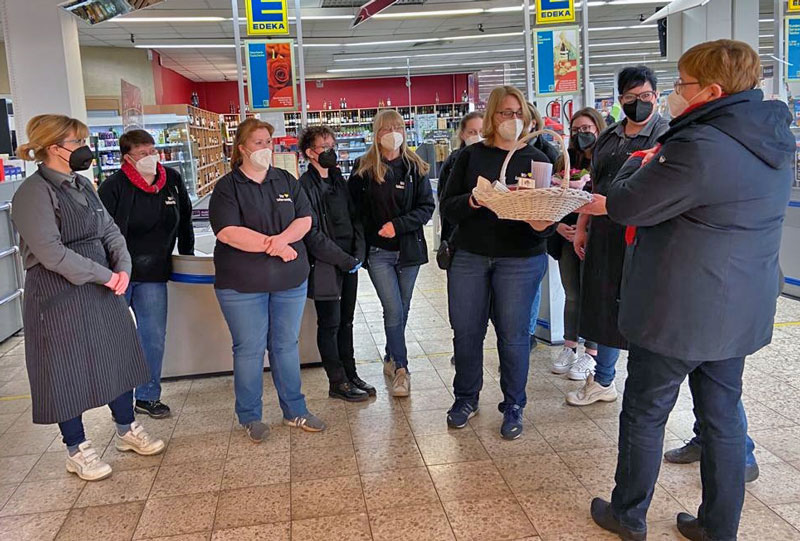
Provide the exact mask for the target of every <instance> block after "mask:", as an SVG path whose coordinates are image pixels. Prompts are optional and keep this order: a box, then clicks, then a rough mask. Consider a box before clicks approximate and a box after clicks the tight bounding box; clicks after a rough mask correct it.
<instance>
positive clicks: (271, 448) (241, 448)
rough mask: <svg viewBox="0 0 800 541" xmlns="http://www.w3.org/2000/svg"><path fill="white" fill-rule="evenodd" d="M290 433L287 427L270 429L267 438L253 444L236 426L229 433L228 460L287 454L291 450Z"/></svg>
mask: <svg viewBox="0 0 800 541" xmlns="http://www.w3.org/2000/svg"><path fill="white" fill-rule="evenodd" d="M290 441H291V431H290V429H289V427H288V426H278V427H273V426H271V427H270V431H269V436H268V437H267V439H266V440H264V441H262V442H261V443H255V442H253V441H252V440H251V439H250V438H249V437H248V436H247V433H246V432H245V431H244V430H243V429H241V428H239V427H238V426H237V427H235V428H234V429H233V432H231V439H230V443H229V445H228V458H231V457H259V456H264V455H271V454H276V453H288V452H289V450H290V449H291V445H290Z"/></svg>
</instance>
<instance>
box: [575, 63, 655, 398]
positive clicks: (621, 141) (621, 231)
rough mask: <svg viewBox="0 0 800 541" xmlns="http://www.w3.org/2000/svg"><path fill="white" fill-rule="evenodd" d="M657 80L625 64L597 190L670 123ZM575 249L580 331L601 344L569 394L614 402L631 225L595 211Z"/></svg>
mask: <svg viewBox="0 0 800 541" xmlns="http://www.w3.org/2000/svg"><path fill="white" fill-rule="evenodd" d="M657 85H658V81H657V79H656V76H655V74H654V73H653V71H652V70H651V69H650V68H648V67H646V66H636V67H629V68H625V69H623V70H622V71H621V72H620V73H619V76H618V78H617V86H618V89H619V94H620V98H619V101H620V103H621V104H622V110H623V112H624V113H625V117H626V118H625V119H624V120H622V121H620V122H617V123H616V124H613V125H612V126H610V127H609V128H608V129H607V130H606V131H604V132H603V133H601V134H600V136H599V137H598V138H597V143H596V144H595V147H594V152H593V154H592V167H591V173H592V191H593V192H594V193H596V194H600V195H606V194H607V193H608V190H609V188H610V187H611V185H612V183H613V181H614V178H615V177H616V176H617V173H618V172H619V170H620V168H621V167H622V166H623V164H624V163H625V162H626V161H627V159H628V158H629V157H630V155H631V153H633V152H635V151H637V150H643V149H648V148H651V147H653V146H655V144H656V141H657V139H658V138H659V137H660V136H661V135H662V134H663V133H664V132H666V131H667V128H668V122H667V121H666V120H665V119H664V118H662V117H661V115H659V114H658V113H657V112H656V102H657V101H658V92H657ZM574 248H575V253H576V254H577V255H578V257H579V258H581V259H582V260H583V274H582V276H583V281H582V282H581V298H580V306H581V316H580V323H579V326H578V333H579V335H580V336H582V337H584V338H585V339H586V340H590V341H592V342H596V343H597V344H598V346H597V355H596V356H595V357H594V358H592V357H591V356H583V357H581V358H579V359H578V360H577V362H575V363H574V364H573V365H572V366H571V367H570V369H569V370H568V371H567V372H566V373H567V374H568V377H569V378H570V379H572V380H576V381H581V380H586V383H585V385H584V386H583V387H581V388H580V389H578V390H577V391H573V392H570V393H567V403H568V404H571V405H573V406H586V405H589V404H593V403H595V402H598V401H605V402H613V401H614V400H616V399H617V389H616V387H615V386H614V376H615V375H616V370H615V367H616V363H617V359H618V357H619V351H620V349H626V348H627V347H628V342H627V340H625V338H624V337H623V336H622V335H621V334H620V332H619V328H618V325H617V319H618V315H619V292H620V285H621V283H622V264H623V262H624V259H625V226H624V225H622V224H618V223H616V222H614V221H612V220H611V219H610V218H609V217H608V216H593V217H592V218H591V221H590V220H589V217H588V216H587V215H585V214H583V215H581V217H580V218H579V219H578V223H577V225H576V226H575V240H574ZM592 368H594V374H592V373H591V371H592Z"/></svg>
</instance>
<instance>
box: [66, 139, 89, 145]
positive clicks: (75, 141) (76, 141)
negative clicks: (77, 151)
mask: <svg viewBox="0 0 800 541" xmlns="http://www.w3.org/2000/svg"><path fill="white" fill-rule="evenodd" d="M63 142H64V143H65V144H66V143H72V144H73V145H76V146H79V147H82V146H84V145H86V139H64V141H63Z"/></svg>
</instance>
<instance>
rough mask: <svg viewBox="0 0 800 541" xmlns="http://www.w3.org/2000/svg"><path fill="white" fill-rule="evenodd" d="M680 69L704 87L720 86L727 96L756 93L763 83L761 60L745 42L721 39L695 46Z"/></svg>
mask: <svg viewBox="0 0 800 541" xmlns="http://www.w3.org/2000/svg"><path fill="white" fill-rule="evenodd" d="M678 69H679V70H682V71H683V72H685V73H687V74H688V75H691V76H692V77H695V78H697V81H698V82H699V83H700V85H701V86H708V85H711V84H714V83H717V84H718V85H719V86H721V87H722V91H723V92H725V93H726V94H736V93H737V92H742V91H744V90H752V89H753V88H756V87H758V85H759V84H760V82H761V60H760V59H759V58H758V53H756V52H755V51H754V50H753V48H752V47H750V46H749V45H748V44H747V43H745V42H743V41H735V40H732V39H718V40H716V41H707V42H705V43H700V44H699V45H695V46H694V47H692V48H691V49H689V50H688V51H686V52H685V53H683V55H682V56H681V58H680V60H678Z"/></svg>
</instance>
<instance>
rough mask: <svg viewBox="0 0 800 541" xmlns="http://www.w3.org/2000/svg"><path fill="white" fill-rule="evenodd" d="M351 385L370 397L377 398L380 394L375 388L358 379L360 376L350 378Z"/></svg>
mask: <svg viewBox="0 0 800 541" xmlns="http://www.w3.org/2000/svg"><path fill="white" fill-rule="evenodd" d="M350 385H352V386H353V387H355V388H356V389H361V390H362V391H364V392H365V393H367V394H368V395H369V396H375V395H376V394H378V392H377V391H376V390H375V387H373V386H372V385H370V384H369V383H367V382H366V381H364V380H363V379H361V378H360V377H358V375H355V376H353V377H352V378H350Z"/></svg>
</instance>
